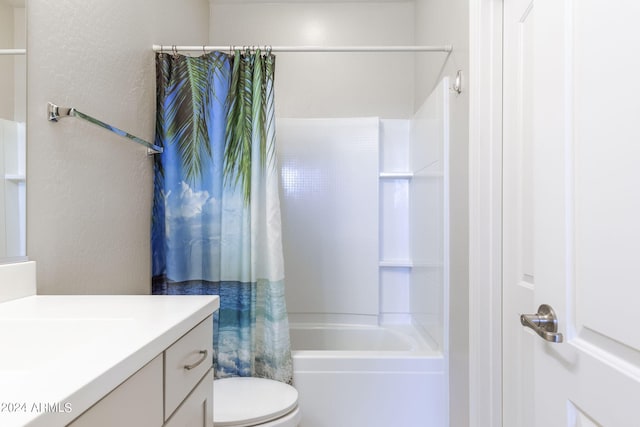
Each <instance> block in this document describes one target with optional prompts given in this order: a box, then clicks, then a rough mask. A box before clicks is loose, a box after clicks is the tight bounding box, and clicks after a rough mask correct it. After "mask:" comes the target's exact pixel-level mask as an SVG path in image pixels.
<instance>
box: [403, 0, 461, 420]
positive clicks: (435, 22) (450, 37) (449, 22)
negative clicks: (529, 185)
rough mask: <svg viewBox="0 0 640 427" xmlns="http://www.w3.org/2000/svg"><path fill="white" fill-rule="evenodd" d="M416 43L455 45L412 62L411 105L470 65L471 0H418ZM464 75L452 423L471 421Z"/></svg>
mask: <svg viewBox="0 0 640 427" xmlns="http://www.w3.org/2000/svg"><path fill="white" fill-rule="evenodd" d="M415 19H416V21H415V27H416V43H418V44H442V43H448V44H452V45H453V49H454V50H453V52H452V53H451V55H449V56H448V57H445V58H442V57H437V56H435V55H425V56H421V57H420V59H419V60H418V61H417V64H416V96H415V103H416V104H415V105H416V106H419V105H421V104H422V102H423V101H424V99H425V98H426V96H427V95H428V94H429V93H430V92H431V90H432V89H433V88H434V87H435V86H436V85H437V84H438V82H439V81H440V80H441V79H442V77H444V76H449V77H450V78H451V81H453V79H454V78H455V73H456V71H457V70H462V72H463V76H464V74H465V73H468V70H469V1H468V0H448V1H443V0H416V3H415ZM467 81H468V80H467V79H464V80H463V87H462V88H463V91H462V94H460V95H454V96H452V97H451V105H450V114H451V116H450V118H451V123H452V127H451V135H450V138H451V139H450V160H449V167H450V175H451V182H450V189H451V200H450V207H449V208H450V212H451V216H450V220H451V236H450V244H451V247H450V256H451V266H450V269H451V279H450V295H449V297H450V307H451V310H450V313H449V320H450V323H449V349H450V380H449V382H450V389H451V402H450V408H452V409H451V411H450V415H451V417H450V423H451V427H458V426H467V425H469V411H468V408H469V396H468V384H469V261H468V259H469V256H468V255H469V237H468V234H469V231H468V230H469V215H468V211H469V209H468V201H469V190H468V187H469V184H468V179H469V174H468V155H469V98H468V94H469V90H470V88H469V87H468V84H467V83H466V82H467Z"/></svg>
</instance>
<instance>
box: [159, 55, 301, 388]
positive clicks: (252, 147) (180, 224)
mask: <svg viewBox="0 0 640 427" xmlns="http://www.w3.org/2000/svg"><path fill="white" fill-rule="evenodd" d="M274 61H275V58H274V57H273V56H272V55H270V54H268V55H261V54H260V52H259V51H257V52H255V53H250V52H240V51H236V53H235V55H233V56H229V55H227V54H224V53H221V52H213V53H210V54H206V55H203V56H201V57H193V58H191V57H187V56H183V55H168V54H157V55H156V77H157V102H158V105H157V120H156V144H158V145H160V146H162V147H164V153H163V154H162V155H158V156H156V157H155V159H156V160H155V191H154V205H153V223H152V224H153V225H152V262H153V293H154V294H214V295H220V310H219V311H218V313H217V314H216V315H215V318H214V355H215V357H214V366H215V369H216V377H217V378H223V377H228V376H257V377H262V378H271V379H275V380H279V381H283V382H287V383H291V380H292V362H291V351H290V346H289V325H288V320H287V314H286V306H285V299H284V265H283V259H282V243H281V229H280V202H279V196H278V177H277V171H276V162H275V157H274V140H275V133H274V132H275V131H274V109H273V78H274Z"/></svg>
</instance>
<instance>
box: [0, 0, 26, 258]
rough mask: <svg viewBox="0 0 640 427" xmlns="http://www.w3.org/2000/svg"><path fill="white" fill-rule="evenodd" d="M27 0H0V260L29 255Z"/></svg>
mask: <svg viewBox="0 0 640 427" xmlns="http://www.w3.org/2000/svg"><path fill="white" fill-rule="evenodd" d="M25 49H26V13H25V0H0V262H8V261H13V260H16V259H20V258H21V257H25V256H26V115H27V109H26V104H27V55H26V51H25Z"/></svg>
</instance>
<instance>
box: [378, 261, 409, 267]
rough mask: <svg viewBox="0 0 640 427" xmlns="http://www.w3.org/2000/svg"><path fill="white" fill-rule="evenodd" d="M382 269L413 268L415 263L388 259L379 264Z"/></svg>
mask: <svg viewBox="0 0 640 427" xmlns="http://www.w3.org/2000/svg"><path fill="white" fill-rule="evenodd" d="M379 266H380V267H381V268H411V267H413V261H411V260H410V259H386V260H382V261H380V263H379Z"/></svg>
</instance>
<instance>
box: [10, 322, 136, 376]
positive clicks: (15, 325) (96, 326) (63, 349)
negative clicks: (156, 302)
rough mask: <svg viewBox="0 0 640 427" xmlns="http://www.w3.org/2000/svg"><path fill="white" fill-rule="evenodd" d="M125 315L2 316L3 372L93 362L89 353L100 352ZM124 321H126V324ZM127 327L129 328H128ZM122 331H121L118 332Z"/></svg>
mask: <svg viewBox="0 0 640 427" xmlns="http://www.w3.org/2000/svg"><path fill="white" fill-rule="evenodd" d="M132 321H133V319H123V318H72V319H67V318H54V319H51V318H41V319H38V318H36V319H24V318H16V319H7V318H2V319H0V342H2V347H3V349H2V351H1V352H0V372H5V373H6V372H15V373H18V372H27V371H30V372H33V371H36V370H40V369H45V368H46V367H48V366H51V365H54V366H58V367H59V366H61V363H60V362H61V361H62V360H63V359H64V361H65V363H69V362H74V363H76V364H84V363H90V360H86V359H88V357H87V355H90V354H92V353H95V352H97V351H98V348H99V347H100V346H98V345H97V344H98V343H101V344H102V345H104V344H105V343H108V342H109V340H110V338H111V337H114V336H115V335H116V334H118V333H121V332H122V330H123V329H122V328H123V327H126V326H127V325H126V323H131V322H132ZM123 323H125V324H123ZM125 330H126V329H125ZM118 331H120V332H118Z"/></svg>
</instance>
